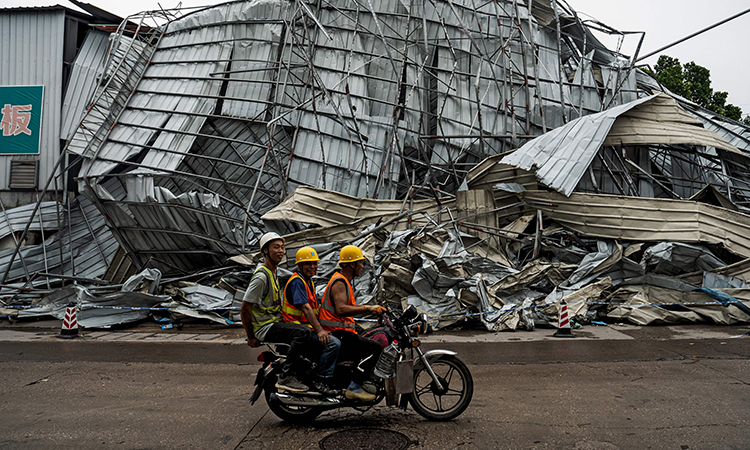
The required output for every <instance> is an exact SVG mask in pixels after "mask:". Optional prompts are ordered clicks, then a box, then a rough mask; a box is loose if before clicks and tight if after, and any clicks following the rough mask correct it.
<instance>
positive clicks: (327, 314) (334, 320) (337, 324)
mask: <svg viewBox="0 0 750 450" xmlns="http://www.w3.org/2000/svg"><path fill="white" fill-rule="evenodd" d="M338 280H344V283H346V288H347V289H348V291H349V301H348V303H347V304H348V305H356V304H357V302H356V301H355V300H354V289H352V285H351V284H350V283H349V280H347V279H346V277H345V276H343V275H341V273H340V272H334V274H333V276H332V277H331V279H330V280H329V281H328V284H327V285H326V290H325V293H324V294H323V300H322V301H321V305H320V314H319V315H318V322H320V326H322V327H323V329H324V330H326V331H329V332H331V331H336V330H346V331H350V332H352V333H355V334H356V333H357V332H356V331H355V330H354V318H353V317H341V316H339V315H338V314H336V308H334V307H333V303H331V297H330V295H329V291H330V290H331V286H332V285H333V283H335V282H336V281H338Z"/></svg>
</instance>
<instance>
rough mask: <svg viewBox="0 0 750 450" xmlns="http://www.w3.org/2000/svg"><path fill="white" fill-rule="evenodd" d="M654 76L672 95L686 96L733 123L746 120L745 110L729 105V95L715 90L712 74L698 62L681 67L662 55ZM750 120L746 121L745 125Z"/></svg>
mask: <svg viewBox="0 0 750 450" xmlns="http://www.w3.org/2000/svg"><path fill="white" fill-rule="evenodd" d="M649 75H651V76H653V77H654V78H656V79H657V80H659V83H661V84H662V85H663V86H664V87H665V88H667V89H669V90H670V91H671V92H673V93H675V94H677V95H679V96H681V97H685V98H686V99H688V100H690V101H692V102H695V103H697V104H699V105H701V106H702V107H704V108H706V109H708V110H710V111H713V112H715V113H717V114H720V115H722V116H725V117H728V118H730V119H733V120H742V109H741V108H740V107H738V106H735V105H733V104H731V103H727V97H729V93H728V92H725V91H716V92H714V90H713V89H712V88H711V71H710V70H708V69H706V68H705V67H703V66H699V65H698V64H696V63H695V62H694V61H690V62H689V63H685V64H680V60H679V59H677V58H673V57H671V56H667V55H661V56H659V60H658V61H657V62H656V65H655V66H654V71H653V72H650V71H649ZM748 121H750V119H749V118H748V117H746V118H745V123H748ZM749 125H750V124H749Z"/></svg>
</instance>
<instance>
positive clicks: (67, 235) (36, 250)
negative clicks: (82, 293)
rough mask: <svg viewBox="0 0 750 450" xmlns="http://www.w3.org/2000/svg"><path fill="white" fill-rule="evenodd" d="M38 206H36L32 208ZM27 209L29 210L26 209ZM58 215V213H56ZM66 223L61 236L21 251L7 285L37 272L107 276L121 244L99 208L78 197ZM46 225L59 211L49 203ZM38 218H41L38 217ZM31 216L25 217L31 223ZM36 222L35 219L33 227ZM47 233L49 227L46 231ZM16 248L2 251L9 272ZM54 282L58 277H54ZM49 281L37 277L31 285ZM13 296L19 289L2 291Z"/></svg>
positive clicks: (0, 264)
mask: <svg viewBox="0 0 750 450" xmlns="http://www.w3.org/2000/svg"><path fill="white" fill-rule="evenodd" d="M29 206H32V207H33V206H34V205H29ZM22 208H26V209H28V206H27V207H22ZM53 211H54V212H53ZM61 213H64V214H63V221H62V222H61V226H60V229H59V232H57V233H55V234H53V235H52V236H49V235H47V236H46V237H45V239H44V241H43V243H41V244H37V245H25V246H23V247H21V248H20V250H19V253H20V256H16V258H15V259H14V261H13V264H12V266H11V267H10V269H9V271H8V276H7V281H13V280H18V279H22V278H24V279H28V277H29V275H32V274H35V273H37V272H41V273H45V272H46V273H50V274H60V275H67V276H74V277H82V278H89V279H93V278H97V277H100V276H102V275H103V274H104V272H105V271H106V270H107V265H108V264H109V261H110V260H111V259H112V256H113V255H114V253H115V251H117V247H118V244H117V241H116V240H115V239H114V238H113V236H112V232H111V231H110V229H109V228H108V227H107V224H106V222H105V218H104V216H102V215H101V214H99V212H98V210H97V209H96V207H95V206H94V205H93V204H92V203H91V202H90V201H88V199H86V198H85V197H83V196H78V197H77V198H76V200H74V201H72V203H71V205H70V212H69V213H68V208H67V205H65V210H64V211H62V206H61ZM43 214H44V215H45V216H46V219H45V220H46V221H49V220H50V219H49V218H50V215H51V214H55V217H56V214H57V210H56V208H55V207H54V203H52V206H51V205H49V204H48V203H47V204H46V208H45V209H44V210H43ZM35 217H38V216H35ZM29 219H30V215H29V214H27V215H26V216H25V220H26V221H28V220H29ZM34 220H37V221H38V219H36V218H34V219H32V224H33V223H34ZM50 225H51V226H50V230H48V231H51V230H52V229H57V227H58V222H57V219H54V220H52V221H50ZM45 230H46V227H45ZM14 251H15V248H9V249H5V250H2V251H0V268H3V269H5V268H7V267H8V264H9V263H10V259H11V257H12V255H13V253H14ZM52 278H53V279H54V277H52ZM47 281H48V280H47V278H45V277H37V278H35V279H34V280H33V281H31V282H29V283H28V286H30V287H38V286H42V285H46V284H47ZM8 292H10V293H13V292H15V289H13V288H10V289H6V288H1V289H0V293H8Z"/></svg>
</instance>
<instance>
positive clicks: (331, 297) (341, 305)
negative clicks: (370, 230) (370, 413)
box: [318, 245, 385, 401]
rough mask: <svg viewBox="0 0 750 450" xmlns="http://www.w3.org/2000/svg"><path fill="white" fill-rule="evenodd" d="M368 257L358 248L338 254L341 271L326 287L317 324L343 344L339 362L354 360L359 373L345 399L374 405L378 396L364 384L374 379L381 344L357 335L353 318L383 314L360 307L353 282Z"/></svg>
mask: <svg viewBox="0 0 750 450" xmlns="http://www.w3.org/2000/svg"><path fill="white" fill-rule="evenodd" d="M364 261H365V257H364V255H363V253H362V250H361V249H360V248H359V247H357V246H355V245H347V246H345V247H343V248H342V249H341V251H340V253H339V267H340V271H338V272H334V274H333V276H332V277H331V279H330V280H329V281H328V285H326V289H325V293H324V294H323V300H322V302H321V306H320V313H319V316H318V321H319V322H320V325H322V327H323V329H324V330H326V331H329V332H331V334H333V336H335V337H337V338H338V339H339V340H340V341H341V351H340V353H339V357H340V358H344V359H352V360H354V361H355V362H356V363H358V366H359V369H360V370H354V371H353V374H352V381H351V383H349V387H348V388H347V390H346V392H345V393H344V396H345V397H346V398H347V399H350V400H351V399H357V400H361V401H372V400H374V399H375V395H373V394H371V393H369V392H367V391H363V390H362V383H364V382H365V381H366V380H367V378H368V377H370V376H371V375H372V370H373V368H374V367H375V364H376V363H377V361H378V357H379V355H380V351H381V346H380V344H379V343H378V342H376V341H373V340H372V339H368V338H366V337H363V336H360V335H358V334H357V331H356V330H355V328H354V318H353V316H355V315H359V314H364V313H367V312H375V313H377V314H382V312H383V311H384V310H385V308H383V307H382V306H373V305H357V302H356V300H355V297H354V289H353V288H352V281H353V280H354V278H356V277H358V276H360V275H361V274H362V270H363V269H364Z"/></svg>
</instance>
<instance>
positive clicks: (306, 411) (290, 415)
mask: <svg viewBox="0 0 750 450" xmlns="http://www.w3.org/2000/svg"><path fill="white" fill-rule="evenodd" d="M272 392H274V390H273V389H266V404H267V405H268V407H269V408H270V409H271V411H272V412H273V413H274V414H276V417H278V418H279V419H281V420H283V421H285V422H289V423H296V424H300V423H308V422H312V421H313V420H315V418H316V417H318V416H319V415H320V413H321V412H323V411H321V410H320V409H319V408H312V407H309V406H293V405H285V404H283V403H281V402H280V401H279V400H273V399H272V398H271V393H272Z"/></svg>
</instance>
